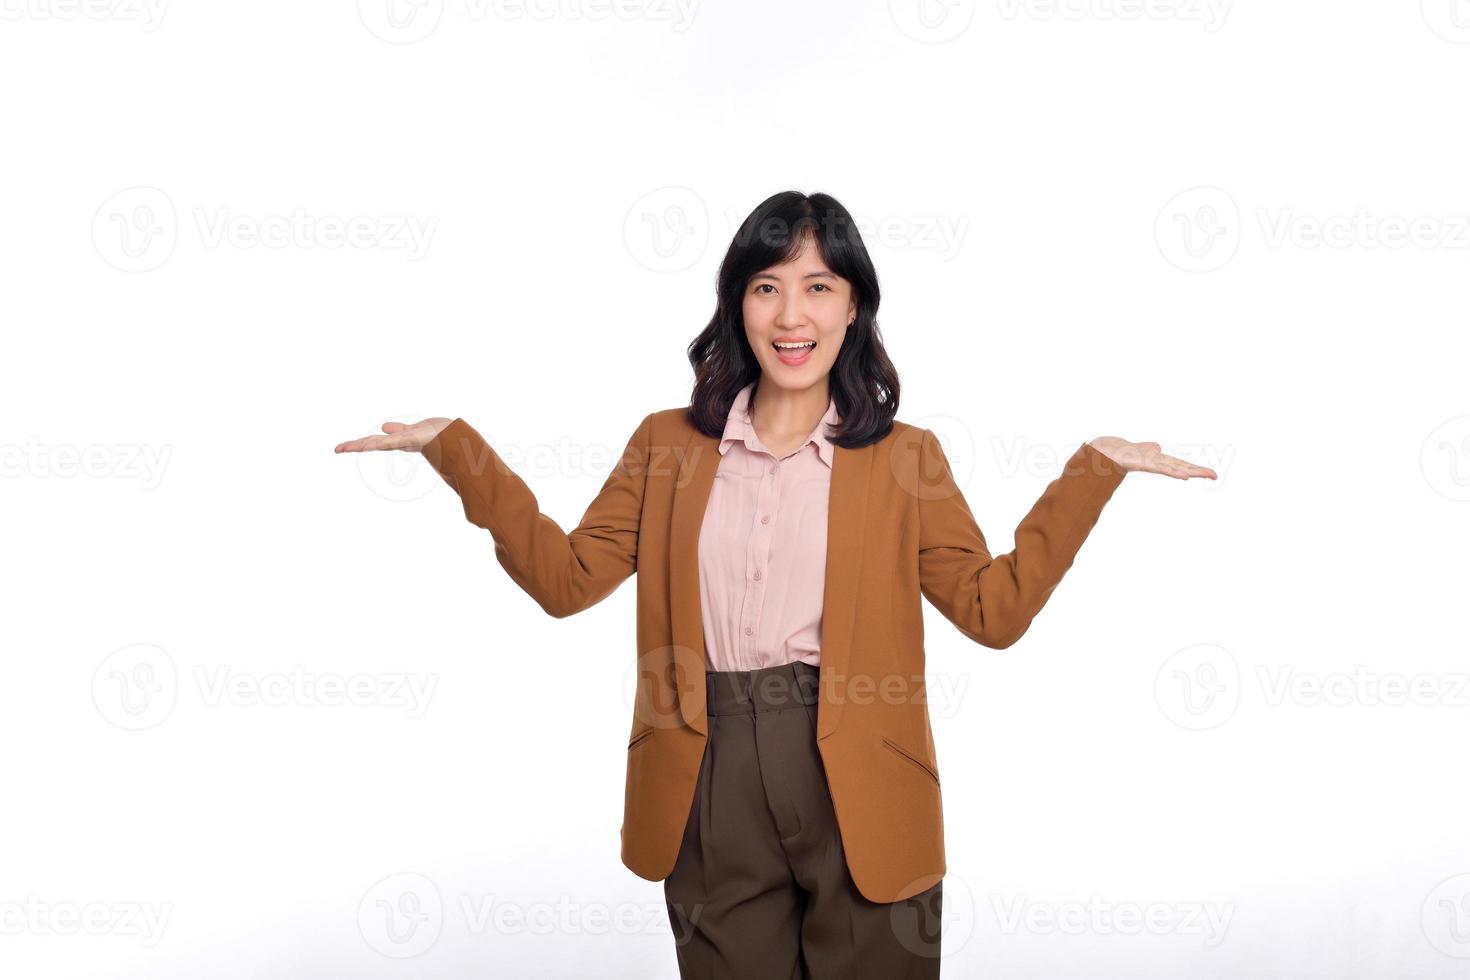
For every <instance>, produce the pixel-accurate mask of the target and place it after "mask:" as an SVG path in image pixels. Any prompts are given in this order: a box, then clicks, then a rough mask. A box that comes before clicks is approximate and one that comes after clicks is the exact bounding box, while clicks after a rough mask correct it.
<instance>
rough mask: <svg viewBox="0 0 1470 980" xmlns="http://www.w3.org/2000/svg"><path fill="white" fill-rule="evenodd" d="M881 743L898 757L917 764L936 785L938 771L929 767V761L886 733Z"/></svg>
mask: <svg viewBox="0 0 1470 980" xmlns="http://www.w3.org/2000/svg"><path fill="white" fill-rule="evenodd" d="M883 744H884V745H885V746H886V747H887V748H889V749H892V750H893V751H894V752H895V753H896V754H897V755H898V756H899V757H900V758H903V759H907V760H908V761H909V762H911V763H913V764H914V765H916V766H918V767H919V769H921V770H922V771H923V772H924V774H925V775H927V776H928V777H929V778H930V779H932V780H934V784H935V785H936V786H937V785H939V773H937V772H935V771H934V770H933V768H931V767H930V765H929V763H927V762H925V761H924V760H923V759H921V758H919V757H918V756H917V755H915V754H914V753H912V752H910V751H909V750H908V749H906V748H904V747H903V746H902V745H899V744H898V743H897V742H895V741H894V740H893V739H891V738H889V737H888V736H886V735H885V736H883Z"/></svg>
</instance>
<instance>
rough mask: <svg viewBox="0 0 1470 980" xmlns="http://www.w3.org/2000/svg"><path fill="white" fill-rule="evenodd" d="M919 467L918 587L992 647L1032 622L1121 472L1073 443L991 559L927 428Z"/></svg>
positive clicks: (953, 620) (1008, 640) (1117, 466)
mask: <svg viewBox="0 0 1470 980" xmlns="http://www.w3.org/2000/svg"><path fill="white" fill-rule="evenodd" d="M919 465H920V466H921V467H922V469H921V470H920V483H919V583H920V589H921V591H922V592H923V594H924V597H925V598H926V599H928V600H929V601H930V602H931V603H933V604H934V606H935V607H936V608H937V609H938V610H939V611H940V612H941V613H943V614H944V617H945V618H946V619H948V620H949V621H950V622H951V623H953V624H954V625H955V626H956V627H958V628H959V630H960V632H961V633H964V634H965V635H966V636H968V637H969V638H970V639H972V640H974V641H975V642H977V643H979V644H981V645H982V646H987V647H994V648H996V649H1004V648H1005V647H1008V646H1010V645H1011V644H1012V643H1015V642H1016V641H1017V640H1019V639H1020V638H1021V636H1022V635H1023V634H1024V633H1025V632H1026V630H1027V629H1028V628H1029V627H1030V626H1031V620H1032V619H1033V618H1035V616H1036V614H1037V613H1038V612H1040V611H1041V607H1042V606H1044V605H1046V601H1047V599H1048V598H1050V597H1051V593H1052V590H1053V589H1055V588H1056V586H1057V583H1058V582H1060V581H1061V580H1062V575H1063V574H1065V573H1066V571H1067V569H1068V568H1070V567H1071V566H1072V560H1073V558H1075V557H1076V555H1077V551H1078V549H1080V548H1081V547H1082V542H1083V541H1084V540H1086V538H1087V535H1088V533H1089V532H1090V531H1091V530H1092V527H1093V525H1094V524H1096V523H1097V519H1098V517H1099V516H1101V514H1102V509H1103V505H1104V504H1106V503H1107V502H1108V498H1110V497H1111V496H1112V495H1113V491H1114V490H1116V489H1117V488H1118V485H1119V484H1120V483H1122V482H1123V477H1124V476H1125V475H1126V474H1127V473H1128V470H1127V469H1126V468H1125V467H1124V466H1123V465H1121V464H1119V463H1118V462H1116V461H1115V460H1113V459H1112V458H1111V457H1109V456H1107V455H1105V454H1104V453H1102V452H1101V451H1100V450H1098V449H1097V448H1095V447H1093V446H1092V445H1089V444H1086V443H1084V444H1083V445H1081V446H1079V447H1078V448H1077V451H1076V452H1075V453H1073V454H1072V457H1071V459H1069V460H1067V463H1066V465H1065V466H1064V467H1063V468H1062V475H1061V476H1059V477H1057V478H1056V479H1055V480H1053V481H1052V482H1051V483H1050V484H1049V485H1048V486H1047V488H1046V490H1045V492H1043V493H1042V495H1041V498H1040V499H1039V500H1037V501H1036V504H1035V505H1034V506H1033V507H1032V508H1031V511H1030V513H1028V514H1027V515H1026V517H1025V519H1023V520H1022V521H1021V523H1020V525H1019V526H1018V527H1017V528H1016V547H1015V548H1014V549H1013V550H1012V551H1010V552H1009V553H1007V554H1004V555H1001V556H1000V557H998V558H995V557H992V556H991V554H990V551H989V549H988V548H987V547H986V544H985V537H984V535H982V534H981V533H980V528H979V526H978V525H977V524H976V523H975V518H974V516H973V515H972V514H971V513H970V508H969V506H968V505H967V504H966V503H965V498H964V495H963V494H961V493H960V489H959V487H958V486H957V485H956V484H955V482H954V476H953V474H952V473H951V472H950V468H949V461H948V460H947V459H946V458H945V455H944V451H943V450H942V449H941V448H940V446H939V439H938V437H936V436H935V435H934V433H933V432H931V431H929V430H928V429H925V430H924V431H923V433H922V436H921V444H920V453H919Z"/></svg>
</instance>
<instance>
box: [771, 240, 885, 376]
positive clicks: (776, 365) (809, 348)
mask: <svg viewBox="0 0 1470 980" xmlns="http://www.w3.org/2000/svg"><path fill="white" fill-rule="evenodd" d="M742 312H743V313H744V314H745V337H746V339H747V340H748V341H750V348H751V350H753V351H755V356H756V360H758V361H759V362H760V366H761V373H762V374H763V375H764V376H765V377H768V378H770V379H771V380H772V381H773V382H774V383H775V384H776V385H777V386H778V387H781V388H808V387H810V386H812V385H813V384H816V383H817V382H818V381H820V380H822V379H823V378H824V377H826V375H827V373H828V372H830V371H831V370H832V365H833V363H834V362H835V361H836V360H837V352H838V351H839V350H841V349H842V338H843V337H845V336H847V328H848V326H849V325H851V323H852V322H853V320H854V319H855V318H856V317H857V299H856V298H855V297H854V296H853V294H852V287H851V285H850V284H849V283H848V281H847V280H846V279H842V278H840V277H839V276H838V275H837V274H836V273H834V272H833V271H832V270H831V269H829V268H827V265H826V263H825V262H823V261H822V256H821V253H820V252H819V251H818V250H817V248H816V245H815V244H814V243H813V242H812V240H811V237H810V236H807V237H806V238H805V240H804V241H803V242H802V246H801V251H800V252H798V253H797V254H796V256H795V257H794V258H792V260H791V261H790V262H785V263H782V264H781V265H773V266H771V267H770V268H769V269H764V270H762V271H760V272H758V273H756V274H755V275H753V276H751V277H750V281H749V282H747V283H746V284H745V299H744V301H743V303H742ZM778 341H779V342H781V347H779V348H778V346H777V342H778ZM803 341H805V342H806V343H805V344H802V343H801V342H803ZM788 342H789V343H788ZM812 342H815V345H813V343H812Z"/></svg>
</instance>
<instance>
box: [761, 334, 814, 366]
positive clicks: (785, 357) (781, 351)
mask: <svg viewBox="0 0 1470 980" xmlns="http://www.w3.org/2000/svg"><path fill="white" fill-rule="evenodd" d="M771 346H772V347H774V348H776V356H777V357H779V358H780V359H781V362H782V363H783V364H791V365H797V364H805V363H806V362H807V359H808V358H810V357H811V356H812V348H813V347H816V346H817V342H816V341H815V340H807V341H803V342H802V343H798V344H789V343H786V342H785V341H780V340H773V341H771Z"/></svg>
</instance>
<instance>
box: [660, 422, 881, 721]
mask: <svg viewBox="0 0 1470 980" xmlns="http://www.w3.org/2000/svg"><path fill="white" fill-rule="evenodd" d="M832 449H833V452H832V485H831V490H830V491H829V494H828V508H827V562H826V578H825V583H824V585H823V590H822V638H821V644H822V647H821V651H822V652H821V660H820V665H821V667H820V670H821V673H820V690H821V701H820V702H819V704H818V706H817V738H819V739H821V738H826V737H827V736H828V735H831V734H832V732H833V731H835V730H836V728H837V723H838V721H839V720H840V718H841V712H842V700H845V697H846V673H847V665H848V660H849V656H848V654H849V652H850V647H851V644H852V626H853V616H854V614H855V612H856V611H857V586H858V575H859V571H860V568H861V565H862V555H863V534H864V531H865V530H866V529H867V523H868V514H867V503H868V484H869V481H870V479H871V476H872V469H873V447H872V445H868V446H864V447H862V448H861V449H845V448H843V447H842V446H833V447H832ZM720 459H721V456H720V452H719V439H718V438H717V437H714V436H707V435H705V434H704V433H702V432H700V431H699V430H698V429H694V430H693V431H692V432H691V433H690V436H689V440H688V443H687V444H686V445H685V446H684V450H683V452H682V453H681V454H679V457H678V459H677V461H676V462H677V466H678V469H677V472H676V474H675V482H674V502H673V513H672V517H671V526H670V529H669V603H670V606H669V616H670V629H671V631H672V636H671V643H672V644H673V663H672V670H673V677H672V678H671V679H672V682H673V686H674V689H675V692H676V695H675V696H676V697H677V698H678V701H679V714H680V716H681V717H682V718H683V719H684V723H685V724H687V725H689V726H690V727H691V728H693V729H694V730H695V731H698V732H700V733H701V734H704V735H708V734H709V726H708V721H707V712H706V704H705V679H704V671H705V666H706V659H707V657H706V652H705V648H704V619H703V614H702V612H701V609H700V606H701V597H700V588H699V532H700V529H701V528H702V527H703V524H704V513H705V509H706V507H707V506H708V504H709V494H710V490H711V488H712V487H713V486H714V480H715V472H716V471H717V470H718V469H719V465H720ZM833 693H840V694H842V695H843V698H842V699H834V698H833V697H832V694H833Z"/></svg>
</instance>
